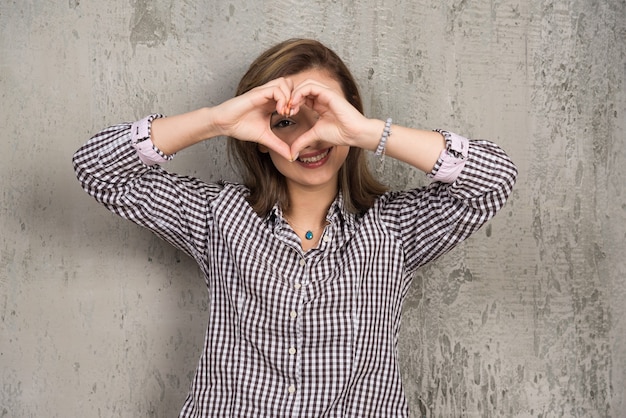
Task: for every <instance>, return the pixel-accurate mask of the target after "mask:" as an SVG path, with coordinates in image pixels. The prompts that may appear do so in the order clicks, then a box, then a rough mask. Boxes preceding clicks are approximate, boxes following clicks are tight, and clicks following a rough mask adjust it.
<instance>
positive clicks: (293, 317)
mask: <svg viewBox="0 0 626 418" xmlns="http://www.w3.org/2000/svg"><path fill="white" fill-rule="evenodd" d="M289 316H290V317H291V319H296V317H297V316H298V312H296V311H291V312H289Z"/></svg>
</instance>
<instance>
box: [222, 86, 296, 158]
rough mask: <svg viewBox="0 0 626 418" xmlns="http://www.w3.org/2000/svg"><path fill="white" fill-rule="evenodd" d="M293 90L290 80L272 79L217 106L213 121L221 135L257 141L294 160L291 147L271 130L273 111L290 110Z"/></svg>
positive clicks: (284, 113)
mask: <svg viewBox="0 0 626 418" xmlns="http://www.w3.org/2000/svg"><path fill="white" fill-rule="evenodd" d="M292 89H293V85H292V83H290V81H289V80H288V79H285V78H278V79H276V80H272V81H270V82H268V83H267V84H264V85H262V86H259V87H256V88H254V89H252V90H250V91H248V92H246V93H244V94H242V95H240V96H236V97H234V98H232V99H230V100H227V101H225V102H223V103H222V104H220V105H218V106H215V107H214V108H213V109H212V111H213V123H214V124H215V126H216V128H218V130H219V132H220V134H221V135H227V136H230V137H233V138H236V139H238V140H240V141H250V142H256V143H257V144H259V145H262V146H264V147H267V148H269V149H271V150H273V151H275V152H277V153H278V154H280V155H281V156H283V157H284V158H286V159H287V160H290V161H291V160H292V159H293V156H292V155H291V148H290V147H289V145H288V144H287V143H286V142H284V141H282V140H281V139H280V138H278V137H277V136H276V135H275V134H274V132H272V129H271V126H270V120H271V117H272V114H273V113H278V114H281V115H286V114H287V113H289V106H290V103H289V101H290V98H291V92H292Z"/></svg>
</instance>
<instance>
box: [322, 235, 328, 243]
mask: <svg viewBox="0 0 626 418" xmlns="http://www.w3.org/2000/svg"><path fill="white" fill-rule="evenodd" d="M322 239H323V240H324V242H328V241H330V235H328V234H326V235H324V238H322Z"/></svg>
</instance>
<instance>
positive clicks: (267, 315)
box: [74, 124, 517, 418]
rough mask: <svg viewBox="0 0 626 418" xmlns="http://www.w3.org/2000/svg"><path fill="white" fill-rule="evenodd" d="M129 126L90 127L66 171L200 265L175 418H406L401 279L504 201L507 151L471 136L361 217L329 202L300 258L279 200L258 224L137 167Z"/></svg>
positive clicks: (178, 180) (219, 193)
mask: <svg viewBox="0 0 626 418" xmlns="http://www.w3.org/2000/svg"><path fill="white" fill-rule="evenodd" d="M130 127H131V125H130V124H121V125H117V126H114V127H111V128H108V129H106V130H104V131H102V132H100V133H98V134H97V135H95V136H94V137H93V138H92V139H91V140H90V141H89V142H88V143H87V144H85V145H84V146H83V147H82V148H81V149H79V150H78V151H77V153H76V154H75V156H74V165H75V169H76V172H77V176H78V179H79V181H80V182H81V184H82V186H83V187H84V188H85V190H86V191H87V192H88V193H89V194H90V195H92V196H93V197H94V198H96V199H97V200H98V201H99V202H100V203H102V204H104V205H105V206H106V207H107V208H109V209H110V210H111V211H113V212H115V213H117V214H118V215H120V216H122V217H124V218H127V219H130V220H132V221H133V222H136V223H137V224H139V225H142V226H145V227H147V228H149V229H151V230H152V231H154V232H155V233H156V234H157V235H159V236H160V237H162V238H163V239H165V240H167V241H169V242H170V243H172V244H173V245H175V246H176V247H178V248H180V249H181V250H183V251H185V252H186V253H187V254H189V255H190V256H191V257H193V258H194V259H195V260H196V261H197V262H198V264H199V265H200V268H201V270H202V272H203V273H204V276H205V278H206V282H207V287H208V291H209V294H210V300H211V303H210V308H209V310H210V318H209V325H208V329H207V333H206V340H205V346H204V350H203V352H202V356H201V358H200V362H199V364H198V369H197V372H196V375H195V377H194V379H193V381H192V382H191V387H190V391H189V395H188V398H187V400H186V402H185V403H184V406H183V408H182V411H181V414H180V416H181V417H220V418H224V417H237V418H241V417H406V416H408V408H407V404H406V401H405V396H404V393H403V389H402V383H401V378H400V371H399V370H398V357H397V356H398V353H397V337H398V330H399V326H400V317H401V310H402V302H403V300H404V298H405V295H406V292H407V289H408V287H409V284H410V282H411V278H412V274H413V272H414V271H415V270H416V269H417V268H418V267H420V266H421V265H423V264H424V263H426V262H429V261H431V260H434V259H435V258H437V257H438V256H440V255H442V254H444V253H445V252H446V251H449V250H450V249H451V248H453V247H454V246H455V245H456V244H458V243H459V242H461V241H462V240H463V239H465V238H467V237H468V236H469V235H470V234H471V233H473V232H475V231H476V230H477V229H478V228H479V227H480V226H481V225H482V224H484V223H485V222H486V221H487V220H488V219H489V218H490V217H492V216H493V215H494V214H495V213H496V211H497V210H498V209H500V208H501V207H502V206H503V205H504V203H505V200H506V198H507V196H508V195H509V193H510V192H511V189H512V187H513V183H514V181H515V177H516V174H517V171H516V168H515V166H514V165H513V163H512V162H511V161H510V160H509V159H508V157H507V156H506V155H505V153H504V152H503V151H502V150H501V149H500V148H499V147H497V146H496V145H494V144H493V143H490V142H488V141H469V144H470V146H469V152H466V155H467V157H466V161H465V165H464V168H463V170H462V172H461V173H460V175H459V176H458V178H456V180H455V181H454V182H453V183H451V184H444V183H441V182H437V181H435V182H433V183H431V184H430V185H429V186H428V187H425V188H422V189H416V190H408V191H404V192H390V193H388V194H385V195H384V196H382V197H381V198H380V199H378V201H377V202H376V204H375V205H374V207H372V208H371V209H370V210H369V211H368V212H367V213H365V214H364V215H363V216H355V215H354V214H351V213H348V212H347V211H346V210H345V209H344V206H343V202H342V199H341V197H338V198H337V199H336V201H335V202H334V203H333V205H332V207H331V208H330V210H329V212H328V216H327V219H328V222H329V225H328V226H327V227H326V229H325V230H324V233H323V236H322V239H321V240H320V245H319V247H318V248H316V249H313V250H310V251H307V252H306V253H303V252H302V250H301V247H300V245H299V239H298V237H297V235H296V234H295V233H294V232H293V230H292V229H291V228H290V227H289V226H288V224H287V223H286V222H285V221H284V218H283V217H282V213H281V210H280V208H279V207H276V208H275V209H274V210H273V211H272V212H271V213H270V214H269V215H268V216H267V217H266V218H260V217H259V216H258V215H256V213H255V212H254V211H253V210H252V209H251V208H250V206H249V205H248V203H247V202H246V199H245V196H246V193H247V191H246V189H245V187H244V186H242V185H238V184H206V183H204V182H202V181H200V180H198V179H195V178H191V177H185V176H179V175H175V174H170V173H168V172H166V171H165V170H164V169H163V168H161V167H160V166H158V165H154V166H147V165H145V164H143V163H142V162H141V160H140V159H139V158H138V156H137V153H136V150H135V149H134V148H133V144H132V141H131V134H130ZM447 139H449V137H447ZM450 142H451V141H449V140H448V143H450ZM465 143H467V141H466V142H465ZM440 165H441V161H440V162H439V164H438V166H440Z"/></svg>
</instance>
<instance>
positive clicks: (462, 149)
mask: <svg viewBox="0 0 626 418" xmlns="http://www.w3.org/2000/svg"><path fill="white" fill-rule="evenodd" d="M437 132H439V133H440V134H441V135H443V137H444V138H445V140H446V149H444V150H443V151H441V154H440V155H439V159H438V160H437V163H436V164H435V166H434V167H433V170H432V171H431V172H430V173H429V174H428V177H430V178H431V180H432V181H440V182H442V183H453V182H454V181H455V180H456V179H457V178H458V177H459V174H461V171H462V170H463V167H464V166H465V161H466V160H467V154H468V151H469V139H467V138H465V137H463V136H461V135H457V134H455V133H452V132H448V131H443V130H437Z"/></svg>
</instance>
